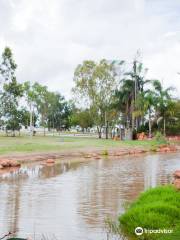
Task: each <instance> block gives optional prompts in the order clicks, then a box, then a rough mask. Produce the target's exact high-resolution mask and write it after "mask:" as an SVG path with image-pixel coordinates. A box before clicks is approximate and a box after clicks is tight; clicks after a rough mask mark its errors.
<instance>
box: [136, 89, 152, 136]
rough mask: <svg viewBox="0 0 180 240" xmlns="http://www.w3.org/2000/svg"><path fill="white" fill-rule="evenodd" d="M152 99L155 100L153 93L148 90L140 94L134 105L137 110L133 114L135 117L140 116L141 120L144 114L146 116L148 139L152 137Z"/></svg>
mask: <svg viewBox="0 0 180 240" xmlns="http://www.w3.org/2000/svg"><path fill="white" fill-rule="evenodd" d="M154 99H155V98H154V92H153V91H151V90H150V89H148V90H146V91H144V92H142V93H140V94H139V96H138V98H137V102H136V104H137V105H138V110H137V111H135V112H134V114H135V115H136V116H137V117H139V116H141V117H142V118H144V116H145V115H146V114H147V115H148V123H149V124H148V125H149V137H151V136H152V127H151V126H152V112H153V107H154V105H155V100H154Z"/></svg>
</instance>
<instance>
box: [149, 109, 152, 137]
mask: <svg viewBox="0 0 180 240" xmlns="http://www.w3.org/2000/svg"><path fill="white" fill-rule="evenodd" d="M151 136H152V131H151V111H150V109H149V138H151Z"/></svg>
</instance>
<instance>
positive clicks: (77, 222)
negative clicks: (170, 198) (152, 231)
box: [0, 154, 180, 240]
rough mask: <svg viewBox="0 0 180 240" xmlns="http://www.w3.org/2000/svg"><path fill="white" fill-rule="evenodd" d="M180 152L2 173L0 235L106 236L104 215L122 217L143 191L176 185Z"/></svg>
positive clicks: (21, 169)
mask: <svg viewBox="0 0 180 240" xmlns="http://www.w3.org/2000/svg"><path fill="white" fill-rule="evenodd" d="M177 168H180V161H179V155H178V154H166V155H155V154H154V155H144V156H138V157H132V156H131V157H123V158H122V159H114V160H109V159H104V160H95V161H89V162H84V163H83V162H70V161H64V162H60V163H57V164H56V165H51V166H45V165H38V166H37V165H36V166H34V165H30V166H23V167H22V168H20V169H18V170H16V171H15V172H11V173H7V174H4V175H3V176H1V177H0V234H1V235H3V233H5V232H8V231H15V230H16V231H17V234H18V235H21V236H29V235H31V236H33V235H34V233H35V234H36V235H38V234H41V233H46V234H55V235H56V237H58V238H59V239H70V240H76V239H80V240H81V239H93V240H94V239H96V240H101V239H105V234H104V232H103V226H104V219H105V218H106V217H107V216H111V217H112V218H117V215H118V214H119V213H122V212H123V211H124V205H125V204H126V203H128V202H130V201H132V200H133V199H134V198H136V197H137V196H138V194H139V193H140V192H142V191H143V190H144V189H147V188H149V187H154V186H156V185H158V184H165V183H170V182H171V180H172V177H171V176H172V172H173V171H174V170H175V169H177Z"/></svg>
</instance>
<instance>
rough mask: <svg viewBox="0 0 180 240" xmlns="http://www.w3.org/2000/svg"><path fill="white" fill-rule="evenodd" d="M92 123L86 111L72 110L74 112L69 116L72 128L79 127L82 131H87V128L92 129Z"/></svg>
mask: <svg viewBox="0 0 180 240" xmlns="http://www.w3.org/2000/svg"><path fill="white" fill-rule="evenodd" d="M93 123H94V121H93V116H92V115H91V113H90V111H89V110H88V109H85V110H80V109H74V112H73V114H72V116H71V124H72V126H77V125H79V126H80V127H81V128H82V129H87V128H89V127H92V126H93Z"/></svg>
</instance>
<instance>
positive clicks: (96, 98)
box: [73, 59, 117, 138]
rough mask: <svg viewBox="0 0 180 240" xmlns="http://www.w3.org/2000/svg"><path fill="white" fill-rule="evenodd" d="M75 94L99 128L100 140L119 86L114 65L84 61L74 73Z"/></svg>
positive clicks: (105, 62) (106, 62)
mask: <svg viewBox="0 0 180 240" xmlns="http://www.w3.org/2000/svg"><path fill="white" fill-rule="evenodd" d="M74 83H75V87H74V88H73V92H74V94H75V96H76V98H77V100H78V101H79V103H81V104H82V102H83V101H84V105H85V106H86V107H87V108H88V109H89V111H90V112H91V114H92V116H93V120H94V124H95V125H96V126H97V131H98V135H99V138H101V136H102V127H103V126H104V125H106V123H105V122H106V121H107V119H108V108H109V105H110V104H111V101H112V99H113V94H114V91H115V89H116V86H117V82H116V79H115V73H114V71H113V64H112V63H109V62H108V61H107V60H105V59H103V60H101V61H100V62H98V63H96V62H94V61H84V62H83V63H82V64H80V65H78V66H77V68H76V70H75V72H74Z"/></svg>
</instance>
